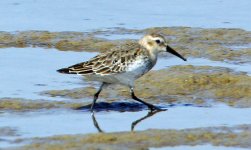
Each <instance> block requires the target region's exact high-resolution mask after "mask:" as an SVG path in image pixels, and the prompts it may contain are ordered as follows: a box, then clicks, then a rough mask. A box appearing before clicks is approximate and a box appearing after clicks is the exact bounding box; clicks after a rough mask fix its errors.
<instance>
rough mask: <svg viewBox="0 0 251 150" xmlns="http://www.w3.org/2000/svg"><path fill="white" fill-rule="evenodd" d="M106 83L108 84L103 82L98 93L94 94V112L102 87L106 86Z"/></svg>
mask: <svg viewBox="0 0 251 150" xmlns="http://www.w3.org/2000/svg"><path fill="white" fill-rule="evenodd" d="M104 85H106V83H104V82H103V83H102V84H101V85H100V87H99V89H98V91H97V93H95V94H94V97H93V101H92V106H91V112H93V108H94V106H95V103H96V101H97V99H98V95H99V94H100V92H101V91H102V88H103V87H104Z"/></svg>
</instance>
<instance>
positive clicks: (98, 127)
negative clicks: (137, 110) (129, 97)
mask: <svg viewBox="0 0 251 150" xmlns="http://www.w3.org/2000/svg"><path fill="white" fill-rule="evenodd" d="M162 111H163V110H153V111H149V112H148V113H147V114H146V115H145V116H143V117H141V118H139V119H137V120H135V121H133V122H132V124H131V131H134V129H135V127H136V126H137V125H138V124H139V123H140V122H142V121H143V120H145V119H147V118H150V117H152V116H154V115H155V114H157V113H159V112H162ZM92 121H93V124H94V126H95V128H96V129H97V130H98V132H104V131H103V130H102V129H101V128H100V126H99V124H98V122H97V120H96V117H95V113H92Z"/></svg>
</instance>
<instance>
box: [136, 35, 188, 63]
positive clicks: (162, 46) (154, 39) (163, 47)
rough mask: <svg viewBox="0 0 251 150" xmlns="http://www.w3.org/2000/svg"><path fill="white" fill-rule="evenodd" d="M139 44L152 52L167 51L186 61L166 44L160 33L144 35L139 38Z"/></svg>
mask: <svg viewBox="0 0 251 150" xmlns="http://www.w3.org/2000/svg"><path fill="white" fill-rule="evenodd" d="M139 44H140V45H141V46H143V47H145V48H146V49H147V50H149V51H150V52H151V53H153V54H158V53H159V52H169V53H171V54H173V55H175V56H177V57H179V58H181V59H183V60H184V61H186V58H184V57H183V56H181V55H180V54H179V53H178V52H176V51H175V50H174V49H172V48H171V47H169V46H168V45H167V42H166V40H165V38H164V37H163V36H162V35H160V34H148V35H145V36H144V37H143V38H142V39H140V40H139Z"/></svg>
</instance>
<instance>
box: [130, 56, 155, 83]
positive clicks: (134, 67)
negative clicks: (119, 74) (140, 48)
mask: <svg viewBox="0 0 251 150" xmlns="http://www.w3.org/2000/svg"><path fill="white" fill-rule="evenodd" d="M154 65H155V62H152V61H151V60H150V59H138V60H136V61H134V62H133V63H131V64H130V65H128V67H127V70H126V72H127V74H129V75H131V76H134V77H135V78H138V77H140V76H142V75H144V74H145V73H147V72H148V71H149V70H151V69H152V67H153V66H154Z"/></svg>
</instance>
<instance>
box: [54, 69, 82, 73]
mask: <svg viewBox="0 0 251 150" xmlns="http://www.w3.org/2000/svg"><path fill="white" fill-rule="evenodd" d="M57 72H59V73H65V74H77V72H72V71H71V69H69V68H62V69H58V70H57Z"/></svg>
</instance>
